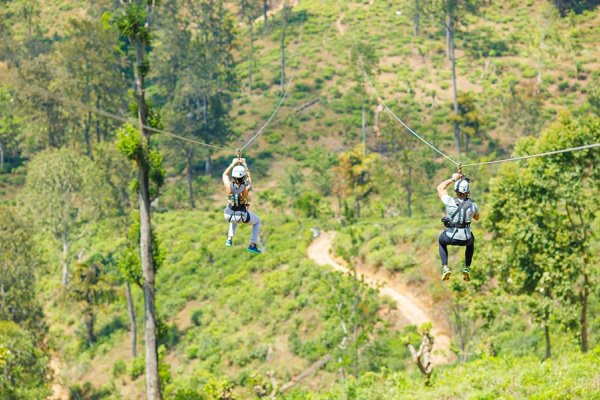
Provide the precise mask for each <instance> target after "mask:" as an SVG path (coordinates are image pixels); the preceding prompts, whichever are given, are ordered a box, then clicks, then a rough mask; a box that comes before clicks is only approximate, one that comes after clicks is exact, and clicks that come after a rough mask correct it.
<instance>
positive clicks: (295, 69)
mask: <svg viewBox="0 0 600 400" xmlns="http://www.w3.org/2000/svg"><path fill="white" fill-rule="evenodd" d="M300 44H302V32H300V35H299V36H298V51H297V54H296V56H297V57H296V58H297V59H299V58H300V57H298V55H299V53H300V50H299V49H300ZM297 70H298V66H297V65H296V66H295V67H294V69H293V71H292V76H291V77H290V80H289V82H288V84H287V87H286V88H285V91H284V92H283V95H282V96H281V100H280V101H279V103H278V104H277V106H276V107H275V110H274V111H273V114H271V116H270V117H269V119H268V120H267V122H265V124H264V125H263V126H262V127H261V128H260V129H259V130H258V131H257V132H256V134H255V135H254V136H252V138H250V140H248V141H247V142H246V144H245V145H243V146H242V147H241V148H239V149H238V150H237V152H238V154H241V151H242V150H244V149H245V148H246V147H248V146H249V145H250V144H251V143H252V142H253V141H254V139H256V138H257V137H258V136H259V135H260V134H261V133H262V132H263V131H264V130H265V129H266V127H267V126H268V125H269V124H270V123H271V121H272V120H273V118H275V116H276V115H277V113H278V112H279V109H280V108H281V106H282V105H283V102H284V101H285V99H286V97H287V94H288V91H289V90H290V87H291V86H292V81H293V80H294V77H295V76H296V71H297Z"/></svg>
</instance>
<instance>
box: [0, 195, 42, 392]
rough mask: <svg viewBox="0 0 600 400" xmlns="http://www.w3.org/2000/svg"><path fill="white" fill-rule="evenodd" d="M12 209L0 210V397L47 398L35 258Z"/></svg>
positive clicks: (23, 223) (24, 226) (23, 224)
mask: <svg viewBox="0 0 600 400" xmlns="http://www.w3.org/2000/svg"><path fill="white" fill-rule="evenodd" d="M16 211H17V210H15V209H14V208H8V207H5V206H2V207H0V229H1V230H2V232H5V233H7V234H4V235H0V398H3V399H38V398H45V397H46V396H48V395H49V394H50V393H49V390H48V389H49V388H48V357H47V356H48V354H47V347H46V346H45V345H44V343H45V340H46V333H47V327H46V325H45V323H44V315H43V312H42V307H41V305H40V304H39V303H38V301H37V299H36V282H35V281H36V279H35V271H36V267H37V266H38V263H39V259H38V256H37V253H36V250H35V246H34V243H33V240H32V231H31V230H30V229H29V228H28V226H29V225H28V224H27V222H26V221H24V220H22V219H21V218H19V217H18V216H17V215H18V213H17V212H16Z"/></svg>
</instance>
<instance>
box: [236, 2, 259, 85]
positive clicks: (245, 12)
mask: <svg viewBox="0 0 600 400" xmlns="http://www.w3.org/2000/svg"><path fill="white" fill-rule="evenodd" d="M238 2H239V7H240V12H241V14H242V18H245V19H246V20H247V22H248V94H249V95H252V70H253V68H254V19H255V18H256V12H257V9H258V6H259V3H258V0H238Z"/></svg>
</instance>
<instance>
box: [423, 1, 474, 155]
mask: <svg viewBox="0 0 600 400" xmlns="http://www.w3.org/2000/svg"><path fill="white" fill-rule="evenodd" d="M482 1H483V0H426V1H424V3H425V4H424V5H423V9H424V10H425V11H426V12H427V13H428V14H429V15H432V16H434V17H435V18H436V19H437V20H438V21H439V23H440V24H442V26H443V27H444V30H445V32H446V42H447V55H448V59H449V60H450V62H451V64H452V98H453V100H454V116H455V117H457V116H458V98H457V93H458V89H457V86H456V56H455V52H454V49H455V43H454V38H455V36H456V31H457V30H458V29H459V28H460V26H461V25H465V24H466V18H465V17H466V16H467V15H468V14H476V13H477V12H478V10H479V7H480V6H481V4H482ZM454 140H455V141H456V149H457V152H458V154H460V153H461V151H462V146H461V139H460V127H459V125H458V122H457V121H454Z"/></svg>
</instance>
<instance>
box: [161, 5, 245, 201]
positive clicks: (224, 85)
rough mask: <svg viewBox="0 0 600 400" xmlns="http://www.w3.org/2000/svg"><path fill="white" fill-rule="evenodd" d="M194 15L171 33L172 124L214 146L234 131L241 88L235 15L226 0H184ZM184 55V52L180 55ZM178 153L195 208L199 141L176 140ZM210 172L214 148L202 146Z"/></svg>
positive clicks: (169, 105) (180, 21) (169, 107)
mask: <svg viewBox="0 0 600 400" xmlns="http://www.w3.org/2000/svg"><path fill="white" fill-rule="evenodd" d="M185 4H188V8H189V9H190V10H192V11H191V13H190V14H191V15H189V16H187V15H186V17H185V18H177V19H176V21H175V24H176V26H178V27H180V28H179V32H180V33H179V34H177V35H171V36H170V37H169V41H171V40H174V39H177V42H172V45H171V46H170V47H171V48H172V50H171V51H172V53H173V56H171V57H168V58H169V59H170V60H172V61H173V62H174V63H176V64H177V65H173V66H172V68H173V71H174V73H173V75H174V76H175V79H174V81H173V82H171V85H172V90H171V92H170V94H169V95H168V96H167V99H168V103H167V110H168V111H167V114H166V122H167V124H168V125H169V126H170V127H171V128H172V129H173V130H175V131H176V132H180V133H181V134H182V135H184V136H186V137H189V138H193V139H196V140H199V141H202V142H204V143H208V144H211V145H216V146H221V145H223V143H225V142H226V141H227V140H228V139H229V137H230V135H231V133H232V131H231V126H230V123H231V117H230V115H229V113H230V110H231V105H232V99H233V96H232V93H233V92H234V91H235V90H237V85H238V84H237V78H236V74H235V62H234V57H233V52H234V51H235V48H236V40H235V38H236V31H235V25H234V20H233V17H232V16H231V14H230V13H229V12H228V11H227V10H226V9H225V7H224V4H223V1H222V0H203V1H202V2H201V3H200V4H199V6H198V4H194V5H192V4H191V2H189V0H185ZM176 55H179V56H176ZM170 145H171V147H172V148H173V149H174V150H175V152H176V153H177V154H181V155H183V156H184V159H185V162H186V180H187V183H188V194H189V201H190V206H191V208H194V207H195V199H194V189H193V181H194V165H195V159H196V157H197V156H198V151H197V150H198V145H197V144H190V143H188V142H182V141H180V140H176V141H171V142H170ZM202 150H203V151H202V153H200V154H204V155H205V160H206V161H205V172H206V173H210V170H211V158H212V151H213V150H212V148H210V147H206V148H203V149H202Z"/></svg>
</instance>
